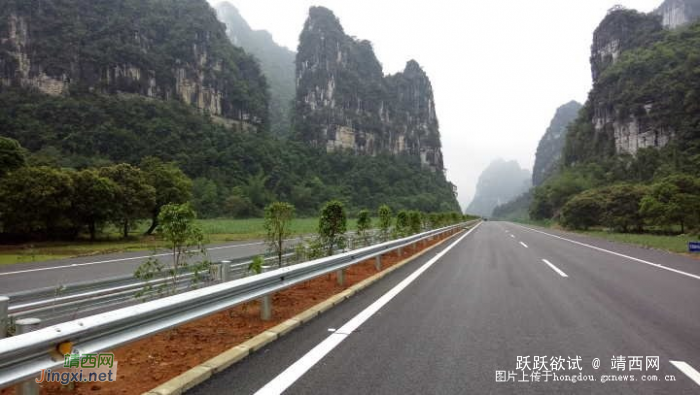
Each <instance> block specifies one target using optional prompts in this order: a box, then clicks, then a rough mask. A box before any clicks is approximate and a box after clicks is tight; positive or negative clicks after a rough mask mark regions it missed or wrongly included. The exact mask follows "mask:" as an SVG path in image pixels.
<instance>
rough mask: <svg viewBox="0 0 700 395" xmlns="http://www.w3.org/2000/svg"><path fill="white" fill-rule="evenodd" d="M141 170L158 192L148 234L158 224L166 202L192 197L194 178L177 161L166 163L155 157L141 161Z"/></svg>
mask: <svg viewBox="0 0 700 395" xmlns="http://www.w3.org/2000/svg"><path fill="white" fill-rule="evenodd" d="M141 170H142V171H143V173H144V175H145V177H146V181H147V182H148V184H150V185H151V186H152V187H153V188H154V189H155V192H156V199H155V204H154V205H153V207H152V208H151V226H150V227H149V228H148V230H147V231H146V234H147V235H150V234H152V233H153V231H154V230H155V229H156V227H157V226H158V215H159V214H160V210H161V208H162V207H163V206H165V205H166V204H182V203H185V202H188V201H190V199H192V180H190V179H189V177H187V176H186V175H185V173H183V172H182V170H180V168H179V167H177V165H176V164H175V163H166V162H163V161H162V160H160V159H158V158H154V157H147V158H144V159H143V160H142V161H141Z"/></svg>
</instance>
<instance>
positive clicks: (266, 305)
mask: <svg viewBox="0 0 700 395" xmlns="http://www.w3.org/2000/svg"><path fill="white" fill-rule="evenodd" d="M260 319H262V320H263V321H270V320H271V319H272V295H265V296H263V297H262V298H260Z"/></svg>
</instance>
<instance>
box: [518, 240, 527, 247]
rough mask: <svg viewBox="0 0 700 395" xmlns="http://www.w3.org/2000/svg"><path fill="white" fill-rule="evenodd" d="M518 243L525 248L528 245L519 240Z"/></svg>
mask: <svg viewBox="0 0 700 395" xmlns="http://www.w3.org/2000/svg"><path fill="white" fill-rule="evenodd" d="M520 245H521V246H523V247H525V248H528V247H527V244H525V243H523V242H522V241H521V242H520Z"/></svg>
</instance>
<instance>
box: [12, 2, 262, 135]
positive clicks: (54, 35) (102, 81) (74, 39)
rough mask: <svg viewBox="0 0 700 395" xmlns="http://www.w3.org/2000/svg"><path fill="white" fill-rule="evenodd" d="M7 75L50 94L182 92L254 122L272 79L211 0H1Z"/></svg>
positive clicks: (226, 115) (204, 106) (203, 105)
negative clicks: (230, 32)
mask: <svg viewBox="0 0 700 395" xmlns="http://www.w3.org/2000/svg"><path fill="white" fill-rule="evenodd" d="M0 4H1V7H0V82H1V83H2V85H3V86H5V87H8V86H12V87H22V88H33V89H37V90H39V91H41V92H43V93H45V94H49V95H66V94H74V93H80V92H86V93H104V94H136V95H141V96H146V97H150V98H158V99H163V100H168V99H178V100H181V101H183V102H185V103H187V104H191V105H192V106H195V107H197V108H199V109H200V110H202V111H204V112H207V113H209V114H211V115H213V116H216V117H220V118H222V119H225V120H229V121H237V122H242V123H245V124H249V125H253V126H255V127H258V126H262V125H264V124H265V122H266V120H267V92H266V82H265V79H264V77H263V76H262V75H261V73H260V70H259V67H258V65H257V63H256V62H255V60H254V59H252V58H250V57H249V56H248V55H246V54H245V53H244V52H243V51H242V50H240V49H238V48H235V47H233V46H232V45H230V44H229V43H228V39H227V38H226V34H225V30H224V27H223V26H222V25H221V24H220V23H219V22H218V21H217V20H216V15H215V13H214V11H213V10H212V9H211V8H210V7H209V6H208V4H207V3H206V1H204V0H194V1H180V0H178V1H171V2H161V1H155V0H145V1H139V2H127V1H123V0H114V1H107V0H98V1H91V0H51V1H49V0H39V1H33V2H26V1H21V0H2V1H0Z"/></svg>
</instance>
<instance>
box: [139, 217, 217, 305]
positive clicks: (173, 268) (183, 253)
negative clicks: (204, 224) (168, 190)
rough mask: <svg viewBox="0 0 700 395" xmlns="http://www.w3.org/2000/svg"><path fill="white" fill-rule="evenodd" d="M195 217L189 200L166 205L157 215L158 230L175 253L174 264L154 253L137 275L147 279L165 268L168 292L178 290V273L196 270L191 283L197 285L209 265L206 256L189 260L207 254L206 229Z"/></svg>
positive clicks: (172, 253)
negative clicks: (162, 259)
mask: <svg viewBox="0 0 700 395" xmlns="http://www.w3.org/2000/svg"><path fill="white" fill-rule="evenodd" d="M196 218H197V215H196V213H195V212H194V210H193V209H192V206H191V205H190V204H189V203H185V204H167V205H165V206H163V207H162V208H161V211H160V215H159V216H158V222H159V225H158V233H159V234H161V235H162V237H163V240H164V241H165V242H166V243H167V245H168V249H169V250H170V253H171V256H172V260H171V265H169V267H168V266H167V265H165V264H163V263H161V262H160V261H159V260H158V259H157V258H155V257H151V258H150V259H149V260H148V261H147V262H146V263H144V264H142V265H141V266H139V267H138V269H136V272H135V273H134V276H135V277H136V278H138V279H140V280H145V281H148V280H150V279H152V278H154V277H155V276H156V275H158V274H161V273H162V272H163V271H164V270H165V273H166V275H167V277H168V278H169V280H170V281H169V282H170V284H169V286H168V290H167V293H168V294H173V293H175V292H176V291H177V286H178V279H179V276H180V274H181V273H184V272H192V273H193V274H194V277H193V280H192V283H191V285H196V284H197V282H198V281H199V280H200V274H201V273H202V272H203V271H205V270H207V269H208V267H209V262H208V261H207V260H206V259H205V260H202V261H199V262H195V263H191V262H190V261H191V260H192V258H194V257H195V256H197V255H202V256H205V255H206V250H205V248H204V232H203V231H202V229H201V228H199V227H198V226H197V225H196V224H195V219H196ZM147 287H148V286H147ZM148 290H150V289H149V288H145V289H144V292H146V291H148ZM142 296H143V292H142V293H139V295H137V297H142Z"/></svg>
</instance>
